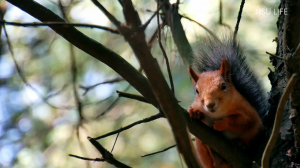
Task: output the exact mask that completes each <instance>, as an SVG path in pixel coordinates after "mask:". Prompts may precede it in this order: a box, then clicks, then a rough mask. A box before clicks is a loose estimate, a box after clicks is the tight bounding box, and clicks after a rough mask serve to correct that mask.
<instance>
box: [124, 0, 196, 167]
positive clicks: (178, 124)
mask: <svg viewBox="0 0 300 168" xmlns="http://www.w3.org/2000/svg"><path fill="white" fill-rule="evenodd" d="M122 2H123V8H124V9H123V12H124V16H125V18H126V17H127V16H129V15H131V14H132V13H135V14H136V15H134V17H133V18H132V20H130V22H131V25H135V26H139V25H140V19H139V17H138V15H137V12H136V11H135V9H134V7H133V4H132V2H131V1H130V0H123V1H122ZM131 16H132V15H131ZM127 21H128V20H127ZM135 26H134V27H133V28H136V27H135ZM131 30H132V29H131ZM119 31H120V32H121V34H123V35H124V37H125V39H126V40H127V41H128V43H129V45H130V46H131V48H132V50H133V51H134V53H135V55H136V57H137V58H138V60H139V61H140V64H141V67H142V68H143V69H144V71H145V73H146V75H147V77H148V79H149V82H150V85H151V88H152V90H153V91H154V94H155V96H156V98H157V100H158V102H159V104H160V107H161V108H162V110H163V112H164V114H165V116H166V117H167V119H168V121H169V123H170V125H171V128H172V131H173V135H174V137H175V141H176V143H177V144H178V150H179V152H180V153H181V154H182V156H183V158H184V160H185V163H186V164H187V166H188V167H199V163H198V159H197V158H196V157H195V150H194V147H193V145H192V142H191V141H190V138H189V134H188V133H187V130H186V123H185V121H184V120H182V119H183V114H182V113H181V111H180V106H179V105H178V103H177V100H176V99H175V97H174V95H173V94H172V92H171V90H170V88H169V86H168V84H167V82H166V80H165V78H164V76H163V74H162V72H161V70H160V68H159V65H158V63H157V61H156V59H154V58H153V56H152V54H151V52H150V50H149V47H148V45H147V43H146V40H145V34H144V32H142V31H138V32H134V33H132V34H131V33H123V32H122V31H123V30H122V29H119Z"/></svg>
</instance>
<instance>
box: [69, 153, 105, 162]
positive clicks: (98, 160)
mask: <svg viewBox="0 0 300 168" xmlns="http://www.w3.org/2000/svg"><path fill="white" fill-rule="evenodd" d="M69 156H70V157H74V158H77V159H81V160H87V161H94V162H104V161H105V160H104V159H100V158H95V159H91V158H85V157H81V156H77V155H72V154H69Z"/></svg>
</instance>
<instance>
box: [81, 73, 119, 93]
mask: <svg viewBox="0 0 300 168" xmlns="http://www.w3.org/2000/svg"><path fill="white" fill-rule="evenodd" d="M121 81H124V79H123V78H120V77H118V78H115V79H111V80H107V81H105V82H100V83H97V84H95V85H92V86H82V85H81V86H79V87H80V88H81V89H84V90H85V91H84V93H83V95H86V94H87V92H88V91H90V90H91V89H93V88H95V87H96V86H99V85H102V84H108V83H116V82H121Z"/></svg>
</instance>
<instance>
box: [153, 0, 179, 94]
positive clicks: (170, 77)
mask: <svg viewBox="0 0 300 168" xmlns="http://www.w3.org/2000/svg"><path fill="white" fill-rule="evenodd" d="M164 2H166V1H164ZM162 5H163V4H162ZM162 5H161V6H162ZM159 7H160V6H159V1H157V12H158V11H159V9H160V8H159ZM157 25H158V43H159V47H160V49H161V51H162V53H163V56H164V58H165V60H166V65H167V70H168V75H169V80H170V85H171V90H172V92H173V94H174V95H175V88H174V83H173V77H172V73H171V68H170V64H169V59H168V56H167V53H166V51H165V49H164V47H163V45H162V43H161V32H160V24H159V17H158V16H157Z"/></svg>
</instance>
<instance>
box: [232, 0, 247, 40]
mask: <svg viewBox="0 0 300 168" xmlns="http://www.w3.org/2000/svg"><path fill="white" fill-rule="evenodd" d="M244 4H245V0H242V2H241V5H240V11H239V14H238V18H237V21H236V25H235V30H234V33H233V39H234V40H236V35H237V33H238V30H239V24H240V21H241V18H242V13H243V8H244Z"/></svg>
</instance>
